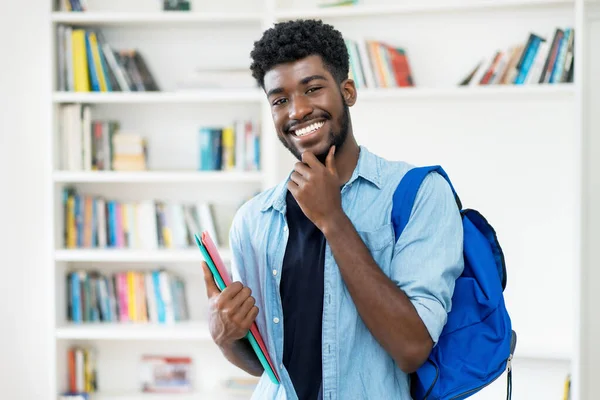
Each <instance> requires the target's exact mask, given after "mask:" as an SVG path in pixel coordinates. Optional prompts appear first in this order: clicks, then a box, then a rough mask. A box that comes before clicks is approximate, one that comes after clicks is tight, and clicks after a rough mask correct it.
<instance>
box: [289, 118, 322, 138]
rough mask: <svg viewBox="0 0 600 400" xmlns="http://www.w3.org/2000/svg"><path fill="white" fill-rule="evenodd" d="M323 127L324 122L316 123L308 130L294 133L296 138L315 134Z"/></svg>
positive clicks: (304, 129)
mask: <svg viewBox="0 0 600 400" xmlns="http://www.w3.org/2000/svg"><path fill="white" fill-rule="evenodd" d="M323 125H325V122H324V121H321V122H315V123H314V124H310V125H309V126H307V127H306V128H302V129H298V130H297V131H295V132H294V133H295V134H296V136H305V135H308V134H309V133H313V132H314V131H316V130H317V129H319V128H320V127H322V126H323Z"/></svg>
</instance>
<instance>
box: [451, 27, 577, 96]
mask: <svg viewBox="0 0 600 400" xmlns="http://www.w3.org/2000/svg"><path fill="white" fill-rule="evenodd" d="M574 44H575V31H574V29H573V28H571V27H567V28H561V27H557V28H555V29H554V33H553V34H551V35H548V36H542V35H539V34H537V33H530V34H529V35H528V37H527V40H526V42H525V43H519V44H515V45H513V46H511V47H509V48H507V49H498V50H496V51H495V52H494V53H493V54H491V55H490V56H489V57H488V58H486V59H484V60H482V61H480V62H479V63H478V64H477V66H476V67H475V68H474V69H473V70H472V71H471V72H470V73H469V75H468V76H467V77H466V78H465V79H463V81H462V82H461V83H460V85H462V86H466V85H496V84H500V85H506V84H515V85H531V84H557V83H571V82H573V72H574V71H573V69H574V68H573V64H574V59H575V53H574Z"/></svg>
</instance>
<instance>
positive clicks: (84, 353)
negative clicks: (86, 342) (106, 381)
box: [59, 346, 98, 400]
mask: <svg viewBox="0 0 600 400" xmlns="http://www.w3.org/2000/svg"><path fill="white" fill-rule="evenodd" d="M67 388H68V391H67V392H65V393H63V395H62V397H60V396H59V399H70V400H74V399H87V398H88V393H94V392H97V391H98V376H97V354H96V349H94V348H91V347H88V346H71V347H69V349H68V350H67Z"/></svg>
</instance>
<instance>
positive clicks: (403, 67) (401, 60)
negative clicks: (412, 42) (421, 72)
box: [344, 38, 415, 88]
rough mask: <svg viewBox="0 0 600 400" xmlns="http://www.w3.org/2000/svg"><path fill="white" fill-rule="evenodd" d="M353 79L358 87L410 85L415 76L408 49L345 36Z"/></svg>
mask: <svg viewBox="0 0 600 400" xmlns="http://www.w3.org/2000/svg"><path fill="white" fill-rule="evenodd" d="M344 41H345V42H346V48H347V50H348V57H349V60H350V74H349V75H350V76H349V77H350V78H351V79H353V80H354V83H355V85H356V87H357V88H361V87H364V88H389V87H411V86H414V85H415V83H414V79H413V76H412V71H411V68H410V64H409V62H408V56H407V54H406V51H405V49H403V48H401V47H398V46H393V45H390V44H389V43H386V42H382V41H376V40H369V39H358V40H355V39H350V38H344Z"/></svg>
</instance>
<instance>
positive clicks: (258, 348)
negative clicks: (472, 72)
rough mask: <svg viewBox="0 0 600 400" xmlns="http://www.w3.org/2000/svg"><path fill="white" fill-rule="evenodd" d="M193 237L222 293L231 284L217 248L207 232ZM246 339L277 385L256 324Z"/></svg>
mask: <svg viewBox="0 0 600 400" xmlns="http://www.w3.org/2000/svg"><path fill="white" fill-rule="evenodd" d="M194 237H195V239H196V244H197V245H198V247H199V248H200V251H201V252H202V255H203V256H204V260H205V261H206V263H207V264H208V268H209V269H210V271H211V272H212V274H213V277H214V278H215V282H216V284H217V287H218V288H219V290H221V291H223V290H224V289H225V288H226V287H227V286H229V285H230V284H231V278H230V277H229V274H228V273H227V269H226V268H225V263H224V262H223V260H222V259H221V256H220V255H219V252H218V250H217V247H216V246H215V244H214V242H213V240H212V238H211V237H210V235H209V234H208V232H207V231H204V232H202V239H200V238H199V237H198V235H196V234H194ZM246 338H247V339H248V341H249V342H250V345H251V346H252V349H253V350H254V352H255V353H256V355H257V356H258V359H259V360H260V363H261V364H262V366H263V368H264V369H265V371H266V372H267V374H268V375H269V378H270V379H271V381H272V382H273V383H275V384H279V376H278V375H277V372H276V371H275V368H273V364H272V362H271V359H270V357H269V353H268V352H267V348H266V346H265V343H264V341H263V339H262V336H261V335H260V333H259V331H258V326H257V325H256V322H253V323H252V326H251V327H250V330H249V331H248V334H247V335H246Z"/></svg>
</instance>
